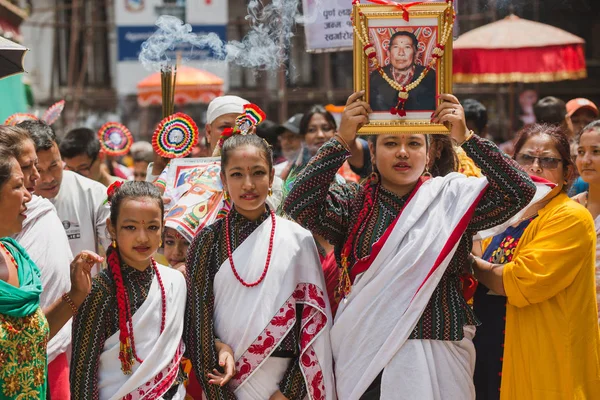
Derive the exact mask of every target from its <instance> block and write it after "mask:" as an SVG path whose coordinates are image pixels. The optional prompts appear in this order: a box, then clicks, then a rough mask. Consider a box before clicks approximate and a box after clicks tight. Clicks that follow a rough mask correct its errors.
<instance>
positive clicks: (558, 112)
mask: <svg viewBox="0 0 600 400" xmlns="http://www.w3.org/2000/svg"><path fill="white" fill-rule="evenodd" d="M533 113H534V114H535V119H536V121H537V123H538V124H555V125H559V124H562V123H563V122H564V120H565V117H566V116H567V105H566V104H565V102H564V101H562V100H561V99H558V98H556V97H553V96H547V97H544V98H543V99H540V100H539V101H538V102H537V103H535V105H534V106H533Z"/></svg>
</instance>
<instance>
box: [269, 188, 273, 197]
mask: <svg viewBox="0 0 600 400" xmlns="http://www.w3.org/2000/svg"><path fill="white" fill-rule="evenodd" d="M269 196H273V189H272V188H269Z"/></svg>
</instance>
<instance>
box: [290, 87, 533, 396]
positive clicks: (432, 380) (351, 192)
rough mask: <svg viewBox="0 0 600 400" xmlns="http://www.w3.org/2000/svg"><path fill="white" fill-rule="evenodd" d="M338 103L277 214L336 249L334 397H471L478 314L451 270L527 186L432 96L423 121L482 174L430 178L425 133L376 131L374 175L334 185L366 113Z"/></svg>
mask: <svg viewBox="0 0 600 400" xmlns="http://www.w3.org/2000/svg"><path fill="white" fill-rule="evenodd" d="M364 94H365V93H364V92H357V93H354V94H353V95H351V96H350V97H349V98H348V101H347V103H346V108H345V110H344V113H343V115H342V121H341V124H340V129H339V131H338V133H337V134H336V135H335V136H334V138H332V139H331V140H330V141H329V142H327V143H326V144H324V145H323V146H322V147H321V148H320V149H319V151H318V152H317V154H316V155H315V156H314V157H313V158H312V159H311V160H310V162H309V163H308V165H307V166H306V168H305V169H304V170H303V171H302V172H300V174H299V175H298V177H297V178H296V181H295V182H294V186H293V188H292V190H291V191H290V193H289V194H288V197H287V198H286V202H285V206H284V209H285V211H286V212H287V213H288V215H289V216H291V217H292V218H294V219H295V220H296V221H298V222H299V223H300V224H302V225H303V226H305V227H307V228H308V229H310V230H311V231H312V232H313V233H315V234H319V235H321V236H323V237H324V238H326V239H327V240H328V241H329V242H330V243H331V244H332V245H334V252H335V258H336V261H337V265H338V285H337V290H336V293H335V294H336V296H335V298H336V300H337V301H338V302H339V307H338V309H337V313H336V316H335V323H334V324H333V327H332V329H331V345H332V352H333V356H334V360H335V378H336V388H337V394H338V396H339V397H340V398H342V399H344V400H378V399H384V400H387V399H394V400H400V399H407V400H413V399H431V400H439V399H465V400H466V399H474V398H475V390H474V389H475V388H474V386H473V368H474V364H475V358H474V356H475V349H474V346H473V343H472V338H473V335H474V333H475V326H476V325H477V324H478V321H477V318H476V317H475V315H474V314H473V312H472V310H471V308H470V307H469V306H468V305H467V303H466V301H465V299H464V297H463V294H462V290H461V288H462V284H461V276H462V275H463V273H464V272H466V269H467V267H468V264H467V257H468V255H469V254H470V251H471V248H472V238H473V236H474V234H475V233H476V232H477V231H480V230H484V229H488V228H491V227H493V226H496V225H500V224H502V223H504V222H505V221H506V220H508V219H510V218H511V217H512V216H513V215H515V214H517V212H518V211H519V210H520V209H522V208H523V207H525V206H526V205H527V204H528V203H529V202H530V200H531V199H532V198H533V196H534V194H535V191H536V187H535V185H534V184H533V182H532V181H531V179H530V178H529V176H527V174H526V173H525V172H523V171H522V170H521V169H520V168H519V166H518V164H516V162H514V161H512V160H510V159H509V158H508V157H507V156H506V155H505V154H504V153H502V152H500V151H499V150H498V148H497V147H496V146H495V145H494V144H492V143H491V142H489V141H487V140H484V139H481V138H479V137H478V136H477V135H475V134H473V132H472V131H469V130H468V129H467V126H466V122H465V117H464V110H463V107H462V106H461V104H460V103H459V101H458V99H457V98H456V97H454V96H452V95H449V94H441V95H440V96H438V100H439V105H438V107H437V109H436V111H435V113H434V114H433V115H432V122H436V123H445V124H448V126H449V127H450V137H451V138H452V139H453V140H454V141H456V143H457V144H459V145H460V146H461V147H462V148H463V150H465V152H466V154H467V155H468V156H469V157H470V158H471V159H472V160H473V161H474V163H475V164H476V165H477V167H479V168H481V171H482V173H483V175H484V176H485V177H482V178H468V177H466V176H464V175H462V174H458V173H450V174H447V175H445V176H438V177H435V178H431V177H430V175H431V174H430V173H429V168H428V161H429V146H430V138H429V136H428V135H423V134H417V133H414V134H406V135H392V134H382V135H377V136H373V137H372V138H371V139H370V144H369V147H370V149H371V154H372V158H373V168H374V174H373V176H372V177H371V178H370V179H369V180H368V181H367V182H366V183H365V184H364V185H358V184H348V183H346V184H339V183H336V182H335V181H334V177H335V173H336V171H337V169H338V168H339V167H340V166H341V165H342V164H343V163H344V162H345V161H346V159H347V158H348V157H349V156H350V152H349V148H350V147H349V146H348V143H353V142H354V140H355V139H356V133H357V131H358V130H359V129H360V127H361V126H362V125H364V124H365V123H368V121H369V114H371V112H372V110H371V107H370V106H369V104H367V103H366V102H365V101H364V100H362V97H363V96H364Z"/></svg>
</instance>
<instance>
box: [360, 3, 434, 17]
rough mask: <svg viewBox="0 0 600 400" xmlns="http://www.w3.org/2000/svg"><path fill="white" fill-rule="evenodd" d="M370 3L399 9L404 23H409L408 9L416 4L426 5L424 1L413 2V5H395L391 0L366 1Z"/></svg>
mask: <svg viewBox="0 0 600 400" xmlns="http://www.w3.org/2000/svg"><path fill="white" fill-rule="evenodd" d="M367 1H369V2H370V3H375V4H381V5H384V6H394V7H399V8H400V9H401V10H402V19H403V20H405V21H406V22H408V21H409V17H408V9H409V8H411V7H412V6H416V5H417V4H423V3H426V2H425V1H415V2H413V3H404V4H401V3H396V2H395V1H391V0H367Z"/></svg>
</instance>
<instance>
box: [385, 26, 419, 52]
mask: <svg viewBox="0 0 600 400" xmlns="http://www.w3.org/2000/svg"><path fill="white" fill-rule="evenodd" d="M399 36H406V37H407V38H409V39H410V40H411V41H412V45H413V48H414V49H415V57H416V52H417V49H418V47H419V40H418V39H417V37H416V36H415V34H414V33H412V32H409V31H398V32H396V33H394V34H393V35H392V37H391V38H390V44H388V51H392V44H393V43H394V39H396V38H397V37H399Z"/></svg>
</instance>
